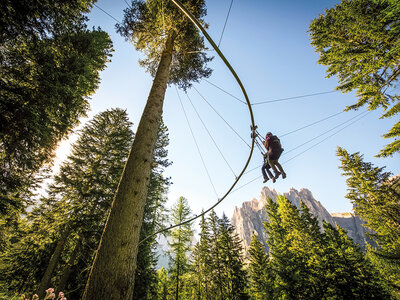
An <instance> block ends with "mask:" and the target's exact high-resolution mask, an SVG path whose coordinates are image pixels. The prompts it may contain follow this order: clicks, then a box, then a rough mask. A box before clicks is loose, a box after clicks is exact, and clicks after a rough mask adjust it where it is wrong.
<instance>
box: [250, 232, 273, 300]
mask: <svg viewBox="0 0 400 300" xmlns="http://www.w3.org/2000/svg"><path fill="white" fill-rule="evenodd" d="M249 254H250V258H249V260H250V262H249V281H250V283H249V284H250V289H249V293H250V296H251V299H254V300H264V299H265V300H267V299H271V300H272V299H273V297H274V294H273V288H274V281H273V271H272V268H271V263H270V260H269V254H268V252H267V251H266V250H265V248H264V246H263V244H262V243H261V242H260V241H259V240H258V238H257V236H256V235H254V234H253V235H252V236H251V242H250V248H249Z"/></svg>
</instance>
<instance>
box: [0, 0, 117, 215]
mask: <svg viewBox="0 0 400 300" xmlns="http://www.w3.org/2000/svg"><path fill="white" fill-rule="evenodd" d="M92 2H94V1H85V0H83V1H72V0H66V1H49V0H44V1H26V0H21V1H9V0H5V1H1V4H0V28H1V29H0V44H1V51H0V78H1V80H0V153H1V154H0V176H1V180H0V202H1V203H2V204H1V205H0V217H1V214H9V215H11V214H12V215H18V213H15V210H19V211H18V212H21V211H23V208H24V204H25V202H26V200H27V199H29V196H30V193H29V191H30V190H33V189H34V188H35V187H36V186H35V183H37V181H38V179H39V178H38V177H37V176H36V175H37V174H38V173H39V171H40V169H41V168H42V167H43V165H44V164H46V163H50V162H51V160H52V158H53V157H54V150H55V148H56V146H57V144H58V142H59V141H61V140H62V139H63V138H65V137H66V136H67V135H68V134H69V133H70V132H71V130H72V128H74V127H75V126H76V125H77V124H78V123H79V118H80V117H83V116H85V115H86V112H87V110H88V108H89V102H88V98H89V96H90V95H91V94H93V93H94V91H95V90H96V89H97V87H98V84H99V71H101V70H103V69H104V68H105V64H106V62H107V61H108V57H109V56H110V53H111V49H112V43H111V40H110V38H109V36H108V34H107V33H106V32H104V31H101V30H100V29H94V30H87V29H86V25H85V21H86V19H87V18H86V17H85V16H84V13H87V12H88V11H89V10H90V8H91V5H92ZM10 211H13V212H11V213H9V212H10Z"/></svg>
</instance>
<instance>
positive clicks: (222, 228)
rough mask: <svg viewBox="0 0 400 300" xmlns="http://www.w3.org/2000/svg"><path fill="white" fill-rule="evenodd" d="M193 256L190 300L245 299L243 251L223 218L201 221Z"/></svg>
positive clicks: (228, 223) (225, 218)
mask: <svg viewBox="0 0 400 300" xmlns="http://www.w3.org/2000/svg"><path fill="white" fill-rule="evenodd" d="M200 227H201V233H200V241H199V243H197V245H196V247H195V250H194V252H193V264H192V273H193V275H192V280H193V285H192V288H193V291H192V294H193V295H194V298H193V299H248V295H247V293H246V288H247V278H246V273H245V270H244V262H243V259H244V258H243V253H242V251H243V249H242V244H241V241H240V239H239V237H238V235H237V234H236V233H235V232H234V227H233V226H232V225H231V224H230V222H229V220H228V219H227V217H226V216H225V215H223V216H222V219H220V218H218V216H217V215H216V214H215V212H214V211H212V212H211V213H210V215H209V217H208V218H207V219H205V218H202V220H201V223H200Z"/></svg>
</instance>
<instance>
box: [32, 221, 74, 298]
mask: <svg viewBox="0 0 400 300" xmlns="http://www.w3.org/2000/svg"><path fill="white" fill-rule="evenodd" d="M69 232H70V226H69V224H67V225H66V228H65V229H64V231H63V232H62V234H61V237H60V239H59V240H58V242H57V246H56V248H55V249H54V252H53V254H52V255H51V258H50V261H49V264H48V265H47V268H46V271H45V272H44V275H43V277H42V280H41V281H40V285H39V288H38V289H37V291H36V294H38V295H39V298H40V297H42V296H44V295H45V291H46V290H47V289H48V288H49V287H50V281H51V277H52V275H53V272H54V269H55V268H56V266H57V263H58V260H59V259H60V256H61V253H62V252H63V250H64V246H65V243H66V242H67V238H68V236H69Z"/></svg>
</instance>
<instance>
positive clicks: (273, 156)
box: [263, 132, 286, 182]
mask: <svg viewBox="0 0 400 300" xmlns="http://www.w3.org/2000/svg"><path fill="white" fill-rule="evenodd" d="M264 146H265V148H266V149H267V151H268V153H267V155H268V163H269V165H270V166H271V168H272V170H273V171H274V173H275V176H274V177H273V178H274V179H275V180H276V179H278V177H279V175H281V174H282V178H283V179H285V178H286V173H285V171H284V170H283V168H282V166H281V164H280V163H279V162H278V159H279V157H280V156H281V154H282V152H283V148H282V146H281V141H280V140H279V138H278V137H277V136H276V135H273V134H272V133H271V132H268V133H267V135H266V136H265V140H264ZM277 167H278V169H279V171H278V170H277V169H276V168H277ZM263 175H264V174H263ZM264 180H265V177H264ZM275 180H273V182H275ZM264 182H265V181H264Z"/></svg>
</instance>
